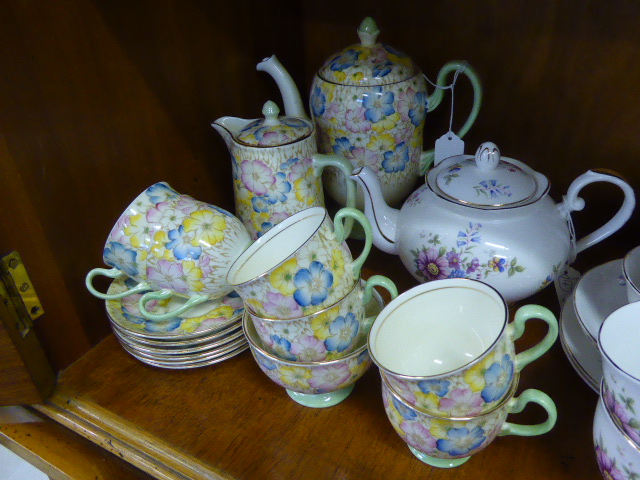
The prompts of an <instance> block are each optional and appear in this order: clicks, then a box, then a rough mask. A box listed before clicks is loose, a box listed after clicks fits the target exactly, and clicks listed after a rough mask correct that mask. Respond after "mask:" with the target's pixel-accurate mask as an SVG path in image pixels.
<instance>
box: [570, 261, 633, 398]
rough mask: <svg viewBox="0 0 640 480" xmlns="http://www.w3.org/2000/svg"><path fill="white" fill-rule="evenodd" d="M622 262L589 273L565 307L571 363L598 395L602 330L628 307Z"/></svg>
mask: <svg viewBox="0 0 640 480" xmlns="http://www.w3.org/2000/svg"><path fill="white" fill-rule="evenodd" d="M622 263H623V261H622V259H617V260H612V261H610V262H607V263H604V264H602V265H598V266H597V267H595V268H593V269H591V270H589V271H588V272H586V273H585V274H584V275H583V276H582V277H581V278H580V280H579V281H578V283H577V285H576V288H575V290H574V291H573V293H572V294H571V296H569V298H568V299H567V301H566V303H565V304H564V306H563V307H562V313H561V316H560V341H561V344H562V348H563V349H564V352H565V354H566V355H567V357H568V359H569V362H570V363H571V365H572V366H573V368H574V369H575V370H576V372H577V373H578V375H580V377H581V378H582V379H583V380H584V381H585V382H586V383H587V385H589V386H590V387H591V388H592V389H593V390H594V391H595V392H599V388H600V380H601V379H602V356H601V354H600V351H599V350H598V333H599V331H600V326H601V325H602V323H603V322H604V320H605V318H607V317H608V316H609V315H610V314H611V313H612V312H613V311H615V310H616V309H618V308H620V307H622V306H623V305H626V304H627V303H628V300H627V293H626V282H625V279H624V276H623V271H622Z"/></svg>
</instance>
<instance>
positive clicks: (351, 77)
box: [318, 17, 420, 87]
mask: <svg viewBox="0 0 640 480" xmlns="http://www.w3.org/2000/svg"><path fill="white" fill-rule="evenodd" d="M379 33H380V30H378V26H377V25H376V22H375V21H374V20H373V19H372V18H371V17H367V18H365V19H364V20H363V21H362V23H361V24H360V27H359V28H358V36H359V37H360V43H359V44H355V45H350V46H349V47H347V48H345V49H344V50H342V51H341V52H338V53H337V54H335V55H333V56H332V57H330V58H329V59H328V60H327V61H326V62H325V64H324V65H323V66H322V67H321V68H320V70H319V71H318V76H319V77H320V78H321V79H322V80H325V81H327V82H331V83H336V84H339V85H350V86H358V87H364V86H376V85H389V84H392V83H398V82H402V81H404V80H407V79H409V78H412V77H414V76H415V75H417V74H419V73H420V69H419V68H418V67H417V66H416V64H415V63H413V61H412V60H411V59H410V58H409V57H408V56H407V55H406V54H404V53H402V52H400V51H399V50H396V49H395V48H393V47H390V46H389V45H385V44H383V43H379V42H378V41H377V38H378V34H379Z"/></svg>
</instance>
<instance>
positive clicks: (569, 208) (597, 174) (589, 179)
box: [558, 170, 636, 254]
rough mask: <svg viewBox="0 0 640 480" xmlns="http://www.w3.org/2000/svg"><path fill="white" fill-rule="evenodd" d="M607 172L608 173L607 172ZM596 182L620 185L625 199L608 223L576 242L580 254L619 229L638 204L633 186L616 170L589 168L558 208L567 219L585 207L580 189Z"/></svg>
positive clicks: (573, 185) (577, 179)
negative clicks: (572, 213) (579, 194)
mask: <svg viewBox="0 0 640 480" xmlns="http://www.w3.org/2000/svg"><path fill="white" fill-rule="evenodd" d="M605 172H606V173H605ZM594 182H607V183H612V184H614V185H617V186H618V187H620V189H621V190H622V192H623V193H624V201H623V202H622V206H621V207H620V209H619V210H618V211H617V213H616V214H615V215H614V216H613V218H611V219H610V220H609V221H608V222H607V223H605V224H604V225H602V226H601V227H600V228H598V229H597V230H596V231H594V232H592V233H590V234H589V235H585V236H584V237H582V238H581V239H580V240H578V241H577V243H576V249H575V253H576V254H578V253H580V252H581V251H582V250H586V249H587V248H589V247H590V246H592V245H595V244H596V243H598V242H601V241H602V240H604V239H605V238H607V237H609V236H610V235H611V234H612V233H614V232H616V231H617V230H619V229H620V228H621V227H622V226H623V225H624V224H625V223H626V222H627V220H629V218H630V217H631V214H632V213H633V209H634V207H635V205H636V198H635V195H634V193H633V189H632V188H631V186H630V185H629V184H628V183H627V182H626V181H624V180H623V179H622V177H620V175H618V174H617V173H615V172H611V171H607V170H589V171H588V172H586V173H583V174H582V175H580V176H579V177H578V178H576V179H575V180H574V181H573V182H572V183H571V185H569V190H567V194H566V195H565V196H564V197H563V201H562V202H561V203H559V204H558V209H559V210H560V211H561V213H563V214H565V215H566V217H567V221H569V222H570V221H571V217H570V214H571V212H575V211H580V210H582V209H583V208H584V205H585V202H584V200H583V199H582V198H580V197H579V196H578V193H580V190H582V189H583V188H584V187H586V186H587V185H589V184H590V183H594Z"/></svg>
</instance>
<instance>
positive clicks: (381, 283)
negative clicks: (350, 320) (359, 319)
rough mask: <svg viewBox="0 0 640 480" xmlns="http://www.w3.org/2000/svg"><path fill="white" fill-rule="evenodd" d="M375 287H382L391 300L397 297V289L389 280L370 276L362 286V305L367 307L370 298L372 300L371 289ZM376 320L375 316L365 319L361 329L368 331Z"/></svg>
mask: <svg viewBox="0 0 640 480" xmlns="http://www.w3.org/2000/svg"><path fill="white" fill-rule="evenodd" d="M375 287H382V288H384V289H385V290H386V291H387V292H389V294H390V295H391V300H393V299H394V298H396V297H397V296H398V288H397V287H396V284H395V283H393V281H391V279H390V278H388V277H385V276H384V275H372V276H370V277H369V278H368V279H367V282H366V283H365V285H364V295H363V296H362V304H363V305H367V304H368V303H369V302H370V301H371V298H373V289H374V288H375ZM376 318H377V315H373V316H371V317H367V318H365V320H364V322H363V327H364V328H365V329H366V330H367V331H368V330H369V329H370V328H371V326H372V325H373V322H374V321H375V319H376Z"/></svg>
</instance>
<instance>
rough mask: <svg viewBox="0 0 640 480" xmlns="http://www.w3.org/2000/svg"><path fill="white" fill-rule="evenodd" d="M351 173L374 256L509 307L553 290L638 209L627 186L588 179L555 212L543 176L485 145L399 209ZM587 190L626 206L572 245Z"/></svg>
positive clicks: (438, 170) (368, 176)
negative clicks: (487, 292) (616, 197)
mask: <svg viewBox="0 0 640 480" xmlns="http://www.w3.org/2000/svg"><path fill="white" fill-rule="evenodd" d="M353 173H354V174H353V176H352V178H353V179H354V180H355V181H357V182H358V183H359V184H360V185H361V186H362V187H363V188H362V189H363V191H364V192H365V196H366V204H365V215H366V216H367V218H368V219H369V222H370V223H371V226H372V227H373V243H374V245H375V246H376V247H378V248H379V249H381V250H383V251H385V252H387V253H391V254H396V255H400V259H401V260H402V263H403V264H404V266H405V267H406V268H407V269H408V270H409V272H410V273H411V274H412V275H413V276H414V277H415V278H416V279H417V280H419V281H421V282H427V281H431V280H439V279H443V278H472V279H476V280H481V281H483V282H485V283H488V284H489V285H491V286H493V287H494V288H495V289H496V290H498V291H499V292H500V293H501V294H502V295H503V296H504V297H505V299H506V300H507V301H508V302H515V301H518V300H521V299H524V298H526V297H528V296H530V295H532V294H534V293H535V292H536V291H538V290H540V289H542V288H544V287H545V286H547V285H548V284H550V283H552V282H553V281H554V279H555V278H556V277H557V276H558V274H561V273H562V272H564V270H565V267H566V266H567V265H568V264H570V263H571V262H573V260H574V259H575V256H576V254H578V253H579V252H581V251H582V250H585V249H586V248H588V247H590V246H592V245H594V244H596V243H598V242H600V241H602V240H604V239H605V238H607V237H608V236H610V235H611V234H612V233H614V232H615V231H617V230H618V229H620V228H621V227H622V226H623V225H624V224H625V223H626V222H627V220H629V218H630V216H631V214H632V212H633V209H634V207H635V195H634V192H633V189H632V188H631V187H630V186H629V184H627V183H626V182H625V181H624V180H622V179H621V178H619V177H617V176H615V175H611V174H609V173H603V172H598V171H592V170H589V171H587V172H586V173H584V174H582V175H580V176H579V177H577V178H576V179H575V180H574V181H573V182H572V183H571V185H570V186H569V189H568V191H567V194H566V195H565V196H564V197H563V200H562V201H561V202H559V203H555V202H554V201H553V200H552V198H551V197H550V196H549V180H548V179H547V178H546V177H545V176H544V175H542V174H541V173H538V172H536V171H534V170H533V169H531V168H530V167H528V166H527V165H525V164H524V163H522V162H520V161H518V160H515V159H512V158H506V157H500V152H499V150H498V148H497V147H496V146H495V145H494V144H493V143H491V142H486V143H483V144H482V145H480V147H479V148H478V150H477V152H476V154H475V156H473V155H456V156H453V157H450V158H447V159H444V160H442V161H440V162H439V163H437V164H436V165H435V166H434V167H433V168H432V169H431V170H429V173H428V174H427V181H426V183H425V184H424V185H422V186H421V187H419V188H418V189H417V190H416V191H415V192H413V193H412V194H411V195H410V196H409V198H408V199H407V200H406V202H405V203H404V205H403V206H402V208H401V209H400V210H398V209H395V208H392V207H390V206H389V205H387V204H386V203H385V201H384V198H383V196H382V192H381V188H380V181H379V179H378V177H377V176H376V175H375V173H374V172H373V171H371V170H370V169H369V168H368V167H363V168H360V169H356V170H354V172H353ZM594 182H607V183H612V184H614V185H616V186H617V187H619V188H620V189H621V190H622V192H623V193H624V201H623V203H622V206H621V207H620V209H619V210H618V212H617V213H616V214H615V215H614V216H613V217H612V218H611V219H610V220H609V221H608V222H607V223H605V224H604V225H602V226H601V227H600V228H598V229H597V230H596V231H594V232H592V233H591V234H589V235H586V236H584V237H583V238H581V239H580V240H578V241H577V242H576V241H575V235H574V230H573V222H572V220H571V212H573V211H579V210H582V209H583V208H584V206H585V202H584V200H583V199H582V198H580V197H579V196H578V194H579V193H580V191H581V190H582V188H584V187H585V186H587V185H589V184H591V183H594Z"/></svg>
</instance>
